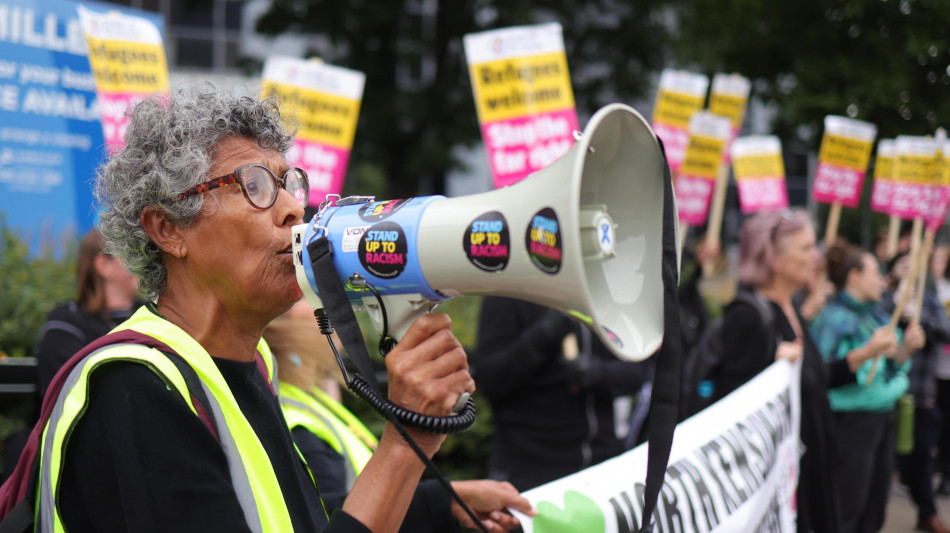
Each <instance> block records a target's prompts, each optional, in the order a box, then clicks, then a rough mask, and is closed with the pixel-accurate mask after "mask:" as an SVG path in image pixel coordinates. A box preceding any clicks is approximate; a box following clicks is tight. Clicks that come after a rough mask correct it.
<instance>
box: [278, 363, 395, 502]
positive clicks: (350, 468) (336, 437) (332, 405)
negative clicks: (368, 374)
mask: <svg viewBox="0 0 950 533" xmlns="http://www.w3.org/2000/svg"><path fill="white" fill-rule="evenodd" d="M279 389H280V406H281V408H282V409H283V410H284V418H285V419H286V420H287V425H288V426H289V427H290V429H291V430H292V429H294V428H295V427H298V426H300V427H303V428H305V429H306V430H308V431H309V432H311V433H313V434H314V435H316V436H317V437H319V438H320V439H321V440H323V441H324V442H326V443H327V444H329V445H330V446H331V447H333V449H334V450H335V451H336V452H337V453H339V454H340V455H342V456H343V459H344V461H345V462H346V467H345V469H344V470H345V472H346V488H347V490H349V489H350V488H351V487H352V486H353V482H354V481H356V477H357V476H359V475H360V472H362V471H363V467H365V466H366V463H367V462H368V461H369V458H370V457H372V455H373V450H375V449H376V445H377V444H379V442H378V441H377V440H376V437H375V436H373V434H372V433H371V432H370V431H369V430H368V429H366V426H364V425H363V423H362V422H360V421H359V419H357V418H356V416H354V415H353V413H351V412H350V411H349V410H347V408H346V407H343V405H342V404H340V402H338V401H336V400H334V399H333V398H331V397H330V396H329V395H328V394H326V393H325V392H323V391H322V390H321V389H320V388H319V387H314V388H313V389H312V390H311V391H309V392H307V391H304V390H303V389H301V388H299V387H297V386H294V385H291V384H289V383H286V382H284V383H280V385H279Z"/></svg>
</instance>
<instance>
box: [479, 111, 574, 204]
mask: <svg viewBox="0 0 950 533" xmlns="http://www.w3.org/2000/svg"><path fill="white" fill-rule="evenodd" d="M577 129H578V126H577V112H575V111H574V109H573V108H571V109H565V110H563V111H552V112H549V113H538V114H535V115H530V116H526V117H518V118H515V119H510V120H498V121H495V122H488V123H485V124H482V139H484V140H485V146H486V147H487V148H488V159H489V162H490V163H491V169H492V174H493V175H494V177H495V187H496V188H500V187H505V186H508V185H511V184H512V183H517V182H518V181H520V180H521V179H523V178H525V177H526V176H528V175H529V174H531V173H532V172H537V171H538V170H541V169H542V168H544V167H546V166H548V165H549V164H551V163H552V162H553V161H554V160H555V159H557V158H559V157H561V156H562V155H564V154H565V153H566V152H567V151H568V150H570V148H571V146H572V145H573V144H574V131H575V130H577Z"/></svg>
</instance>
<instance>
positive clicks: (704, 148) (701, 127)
mask: <svg viewBox="0 0 950 533" xmlns="http://www.w3.org/2000/svg"><path fill="white" fill-rule="evenodd" d="M730 135H732V125H731V121H730V120H729V119H728V118H727V117H722V116H719V115H714V114H712V113H709V112H708V111H698V112H696V113H693V116H692V118H690V121H689V141H688V143H687V146H686V153H685V158H684V160H683V164H682V166H681V167H680V171H679V175H678V176H677V177H676V182H675V189H676V206H677V209H678V210H679V219H680V221H681V222H682V223H683V224H688V225H690V226H700V225H702V224H704V223H705V222H706V217H707V215H708V214H709V205H710V199H711V198H712V193H713V188H714V187H715V184H716V176H717V175H718V173H719V168H720V165H721V164H722V156H723V149H724V147H725V145H726V142H727V141H728V140H729V136H730Z"/></svg>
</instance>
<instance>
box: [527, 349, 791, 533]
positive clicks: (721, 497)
mask: <svg viewBox="0 0 950 533" xmlns="http://www.w3.org/2000/svg"><path fill="white" fill-rule="evenodd" d="M800 372H801V364H800V363H796V364H791V363H788V362H787V361H779V362H776V363H774V364H772V366H770V367H769V368H767V369H766V370H764V371H763V372H762V373H761V374H759V375H758V376H757V377H756V378H755V379H753V380H751V381H749V382H748V383H746V384H745V385H743V386H742V387H740V388H739V389H737V390H736V391H734V392H733V393H732V394H730V395H728V396H727V397H725V398H723V399H722V400H720V401H719V402H717V403H715V404H713V405H712V406H710V407H708V408H706V409H705V410H703V411H700V412H699V413H698V414H696V415H695V416H693V417H692V418H689V419H687V420H685V421H684V422H682V423H680V424H679V425H678V426H677V427H676V438H675V439H674V440H673V446H672V448H671V450H670V460H669V465H668V466H667V469H666V477H665V480H664V482H663V486H662V488H661V489H660V496H659V502H658V503H657V509H656V511H655V512H654V514H653V516H652V518H653V521H654V524H655V526H654V529H653V531H654V532H656V533H707V532H708V533H733V532H735V533H747V532H750V531H770V532H775V533H791V532H793V531H795V516H796V515H795V489H796V486H797V483H798V458H799V453H800V448H799V446H800V445H799V436H798V435H799V431H798V428H799V425H800V420H801V407H800V406H801V400H800V389H799V382H800V378H799V375H800ZM646 464H647V445H646V444H643V445H640V446H638V447H636V448H634V449H633V450H630V451H629V452H627V453H625V454H623V455H620V456H618V457H615V458H613V459H610V460H607V461H604V462H603V463H600V464H599V465H595V466H593V467H590V468H588V469H586V470H582V471H580V472H578V473H576V474H573V475H570V476H567V477H564V478H561V479H559V480H557V481H553V482H551V483H548V484H546V485H542V486H540V487H537V488H534V489H531V490H528V491H525V492H524V493H523V494H522V495H523V496H524V497H525V498H527V499H528V500H529V501H530V502H531V504H532V505H533V506H534V508H535V509H537V511H538V514H537V516H535V517H533V518H530V517H527V516H525V515H523V514H521V513H517V512H515V514H516V516H518V518H519V520H520V521H521V524H522V527H523V529H524V531H525V533H578V532H583V533H632V532H635V531H638V528H639V524H640V521H641V514H642V512H643V500H644V489H645V487H644V482H643V480H644V479H645V477H646Z"/></svg>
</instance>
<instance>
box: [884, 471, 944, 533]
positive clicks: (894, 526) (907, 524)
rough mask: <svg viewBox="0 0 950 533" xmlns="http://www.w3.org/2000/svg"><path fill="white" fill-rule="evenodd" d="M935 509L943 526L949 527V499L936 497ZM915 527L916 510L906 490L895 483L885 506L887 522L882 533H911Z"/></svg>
mask: <svg viewBox="0 0 950 533" xmlns="http://www.w3.org/2000/svg"><path fill="white" fill-rule="evenodd" d="M937 508H938V509H939V510H940V516H941V517H942V518H943V521H944V523H945V524H948V525H950V497H948V496H938V497H937ZM916 525H917V508H916V507H914V502H912V501H911V499H910V496H909V495H908V494H907V490H906V489H904V488H903V487H900V486H898V485H897V484H896V483H895V484H894V485H893V488H892V489H891V499H890V501H888V504H887V521H886V522H885V523H884V529H882V530H881V532H882V533H913V532H914V531H916V527H915V526H916Z"/></svg>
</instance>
